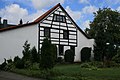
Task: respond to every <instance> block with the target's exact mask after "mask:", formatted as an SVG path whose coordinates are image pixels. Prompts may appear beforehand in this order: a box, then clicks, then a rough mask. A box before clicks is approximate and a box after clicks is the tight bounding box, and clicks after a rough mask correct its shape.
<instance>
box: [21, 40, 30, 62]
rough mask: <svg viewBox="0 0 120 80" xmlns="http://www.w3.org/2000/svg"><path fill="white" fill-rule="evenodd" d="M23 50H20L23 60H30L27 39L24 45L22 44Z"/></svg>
mask: <svg viewBox="0 0 120 80" xmlns="http://www.w3.org/2000/svg"><path fill="white" fill-rule="evenodd" d="M23 48H24V50H23V51H22V53H23V58H22V59H23V60H24V61H30V59H31V54H30V44H29V43H28V41H26V42H25V43H24V46H23Z"/></svg>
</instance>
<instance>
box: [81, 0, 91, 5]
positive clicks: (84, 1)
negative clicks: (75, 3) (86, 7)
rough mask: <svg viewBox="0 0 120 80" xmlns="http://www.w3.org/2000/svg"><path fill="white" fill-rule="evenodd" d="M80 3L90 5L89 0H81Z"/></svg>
mask: <svg viewBox="0 0 120 80" xmlns="http://www.w3.org/2000/svg"><path fill="white" fill-rule="evenodd" d="M79 2H80V3H85V4H89V0H79Z"/></svg>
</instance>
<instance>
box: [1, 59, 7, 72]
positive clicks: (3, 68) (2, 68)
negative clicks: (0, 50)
mask: <svg viewBox="0 0 120 80" xmlns="http://www.w3.org/2000/svg"><path fill="white" fill-rule="evenodd" d="M6 65H7V62H6V59H5V58H4V62H3V63H2V64H1V65H0V70H5V66H6Z"/></svg>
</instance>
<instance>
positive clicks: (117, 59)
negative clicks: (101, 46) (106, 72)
mask: <svg viewBox="0 0 120 80" xmlns="http://www.w3.org/2000/svg"><path fill="white" fill-rule="evenodd" d="M112 60H113V61H115V62H116V63H120V49H118V50H117V54H116V55H115V56H114V57H113V58H112Z"/></svg>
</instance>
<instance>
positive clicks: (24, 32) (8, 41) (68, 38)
mask: <svg viewBox="0 0 120 80" xmlns="http://www.w3.org/2000/svg"><path fill="white" fill-rule="evenodd" d="M45 37H48V38H49V40H51V42H52V44H55V45H56V46H57V56H61V57H63V56H64V54H65V51H66V50H67V49H72V50H73V51H74V52H75V60H74V61H81V55H80V52H81V49H82V48H84V47H90V48H92V50H93V44H94V40H93V39H90V38H89V37H88V36H87V35H86V34H85V33H84V32H83V31H82V30H81V29H80V27H79V26H78V25H77V24H76V23H75V22H74V21H73V19H72V18H71V17H70V16H69V14H68V13H67V12H66V11H65V9H64V8H63V7H62V6H61V5H60V4H57V5H56V6H54V7H53V8H51V9H50V10H49V11H47V12H46V13H44V14H43V15H42V16H40V17H39V18H37V19H36V20H35V21H33V22H31V23H27V24H20V25H17V26H12V27H7V28H2V29H0V61H3V58H13V57H14V56H17V55H18V56H22V50H23V47H22V46H23V44H24V42H25V41H26V40H28V41H29V43H30V44H31V46H32V47H33V46H35V47H36V48H37V50H38V51H39V52H40V48H41V46H42V42H43V39H44V38H45Z"/></svg>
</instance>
